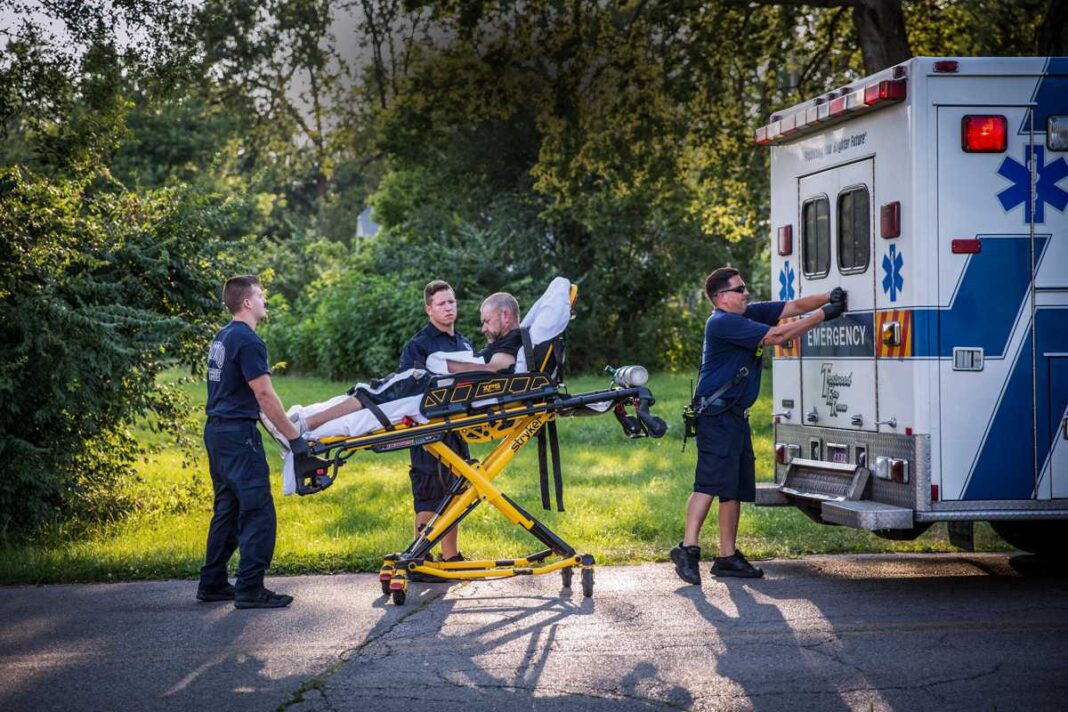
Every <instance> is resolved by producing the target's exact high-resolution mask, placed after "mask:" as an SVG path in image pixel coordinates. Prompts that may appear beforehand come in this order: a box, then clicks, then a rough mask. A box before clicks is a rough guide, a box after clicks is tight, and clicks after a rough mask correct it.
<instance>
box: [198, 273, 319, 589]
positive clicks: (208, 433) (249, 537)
mask: <svg viewBox="0 0 1068 712" xmlns="http://www.w3.org/2000/svg"><path fill="white" fill-rule="evenodd" d="M223 302H224V303H225V304H226V307H227V309H229V310H230V314H231V315H232V316H233V320H232V321H231V322H230V323H229V324H227V325H226V326H225V327H223V329H222V330H221V331H220V332H219V333H218V334H217V335H216V336H215V339H214V340H213V341H212V344H211V348H210V349H209V350H208V370H207V375H208V402H207V407H206V410H207V415H208V420H207V423H206V424H205V426H204V445H205V447H206V448H207V451H208V469H209V471H210V472H211V484H212V488H213V490H214V493H215V504H214V513H213V514H212V517H211V525H210V526H209V528H208V543H207V552H206V554H205V557H204V566H203V567H202V568H201V569H200V585H199V586H198V587H197V599H198V600H200V601H233V602H234V606H235V607H236V608H283V607H285V606H288V605H289V604H290V603H291V602H292V601H293V597H292V596H287V595H284V594H278V593H274V592H273V591H269V590H267V589H266V588H264V586H263V576H264V573H266V571H267V567H269V566H270V565H271V558H272V557H273V556H274V543H275V531H276V524H277V522H276V520H275V512H274V500H273V499H272V497H271V486H270V481H269V479H268V474H269V468H268V467H267V457H266V455H265V454H264V451H263V441H262V440H261V439H260V433H259V430H257V428H256V421H257V420H258V419H259V414H260V411H261V410H262V411H263V412H264V414H265V416H266V417H267V418H268V419H270V421H271V423H272V424H273V425H274V427H275V428H277V429H278V431H279V432H281V434H282V435H283V436H284V437H286V438H288V439H289V447H290V449H291V450H292V451H293V452H294V453H305V454H306V453H307V452H308V443H307V441H306V440H305V439H304V438H302V437H300V433H299V432H297V429H296V427H295V426H294V425H293V423H291V422H290V421H289V418H287V417H286V413H285V409H284V408H283V407H282V402H281V401H280V400H279V399H278V395H277V394H276V393H275V391H274V386H272V385H271V375H270V374H271V370H270V367H269V366H268V365H267V363H268V362H267V347H266V346H265V345H264V343H263V340H262V339H260V337H259V336H257V335H256V325H257V324H258V323H259V322H260V321H262V320H263V319H264V318H265V317H266V316H267V300H266V299H265V298H264V296H263V288H262V287H261V286H260V281H259V279H258V278H257V277H255V276H254V275H245V276H242V277H231V278H230V279H228V280H226V285H225V286H224V287H223ZM235 549H240V551H241V558H240V561H239V563H238V569H237V580H236V585H234V586H231V585H230V583H229V582H228V581H227V574H226V565H227V562H229V561H230V557H231V556H233V553H234V550H235Z"/></svg>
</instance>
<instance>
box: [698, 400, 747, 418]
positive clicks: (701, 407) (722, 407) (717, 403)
mask: <svg viewBox="0 0 1068 712" xmlns="http://www.w3.org/2000/svg"><path fill="white" fill-rule="evenodd" d="M694 402H695V406H696V410H697V412H698V413H699V414H701V415H709V414H710V413H709V411H712V413H714V414H716V415H718V414H719V413H721V412H727V413H733V414H734V415H737V416H738V417H739V418H745V419H746V420H749V409H748V408H743V407H741V406H740V405H731V403H733V402H734V400H733V399H731V400H725V399H723V398H716V399H713V400H709V399H708V398H707V397H706V398H697V399H695V401H694Z"/></svg>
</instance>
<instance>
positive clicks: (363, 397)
mask: <svg viewBox="0 0 1068 712" xmlns="http://www.w3.org/2000/svg"><path fill="white" fill-rule="evenodd" d="M570 292H571V284H570V282H568V280H566V279H564V278H562V277H557V278H556V279H554V280H553V281H552V282H551V283H550V284H549V287H548V288H547V289H546V291H545V293H544V294H543V295H542V296H541V298H539V299H538V301H536V302H535V303H534V305H533V306H532V307H531V309H530V311H529V312H528V314H527V317H526V318H525V319H523V320H522V321H521V322H520V320H519V316H520V314H519V305H518V303H517V302H516V300H515V298H514V297H512V296H511V295H510V294H506V293H503V292H499V293H497V294H493V295H491V296H490V297H487V298H486V300H485V301H483V303H482V307H481V309H480V313H481V317H482V332H483V334H485V336H486V338H487V341H488V342H489V343H488V344H487V346H486V348H485V349H483V350H482V351H479V352H477V353H472V352H470V351H457V352H437V353H433V354H430V356H429V357H428V358H427V361H426V369H425V370H423V369H409V370H407V371H402V372H400V373H392V374H389V375H388V376H386V377H384V378H381V379H376V380H373V381H371V382H369V383H360V384H357V385H356V386H354V387H353V388H352V389H350V390H349V392H348V393H347V394H345V395H340V396H337V397H335V398H331V399H330V400H328V401H325V402H323V403H316V404H313V405H309V406H294V407H292V408H290V410H289V413H288V414H289V416H290V419H291V420H293V422H294V423H295V424H296V425H297V427H298V429H299V430H300V431H301V433H302V435H304V436H305V437H307V438H308V439H311V440H319V439H322V438H327V437H337V436H344V437H355V436H358V435H363V434H366V433H369V432H373V431H374V430H378V429H379V428H383V427H386V422H389V423H390V424H396V423H399V422H401V421H402V420H404V419H405V418H406V417H407V418H410V419H412V420H413V421H415V422H416V423H425V422H426V421H427V419H426V417H425V416H424V415H423V414H422V413H421V412H420V409H419V406H420V403H421V401H422V398H423V393H424V391H425V390H426V387H427V385H428V384H429V383H431V382H432V381H433V380H434V378H435V377H437V376H439V375H447V374H449V373H460V372H464V371H497V372H501V373H512V372H525V371H527V370H528V367H527V363H526V358H527V357H526V352H525V349H524V348H523V337H522V332H521V330H520V328H521V327H522V328H523V329H524V330H526V332H527V334H528V335H529V337H530V341H531V346H532V347H533V346H536V345H538V344H541V343H543V342H545V341H548V340H549V339H552V338H553V337H555V336H557V335H559V334H560V333H561V332H563V330H564V328H565V327H566V326H567V323H568V321H569V320H570V314H571V304H570ZM261 421H263V422H264V424H265V427H267V429H268V430H269V431H270V432H271V434H272V435H274V436H275V439H276V440H277V441H278V442H279V444H280V445H282V447H283V454H284V456H285V465H284V468H283V483H284V486H283V492H284V493H285V494H291V493H292V492H293V491H294V490H295V478H294V476H293V457H292V455H291V454H290V453H289V452H288V441H287V440H286V439H285V438H284V437H282V436H281V434H280V433H276V432H275V429H274V428H273V426H271V425H270V423H269V422H268V421H267V420H266V419H265V418H261Z"/></svg>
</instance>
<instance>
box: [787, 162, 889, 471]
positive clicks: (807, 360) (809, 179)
mask: <svg viewBox="0 0 1068 712" xmlns="http://www.w3.org/2000/svg"><path fill="white" fill-rule="evenodd" d="M874 171H875V159H874V158H870V157H869V158H864V159H861V160H858V161H854V162H852V163H848V164H845V165H840V166H836V167H834V168H829V169H827V170H824V171H820V172H819V173H814V174H812V175H809V176H805V177H802V178H800V179H799V180H798V204H799V206H800V215H799V216H798V224H799V225H800V231H799V232H800V247H801V255H800V258H801V259H800V262H801V269H800V275H799V277H800V285H801V289H800V294H801V295H802V296H809V295H812V294H818V293H820V292H829V291H831V290H832V289H833V288H834V287H837V286H841V287H842V288H843V289H845V290H846V291H847V292H848V294H849V312H848V313H847V314H845V315H844V316H842V317H839V318H838V319H835V320H833V321H830V322H827V323H822V324H820V325H818V326H817V327H815V328H814V329H811V330H810V331H808V332H807V333H806V334H804V335H803V336H802V337H801V338H800V342H801V343H800V346H801V349H800V358H801V383H802V386H801V401H802V422H804V423H805V424H806V425H816V426H819V427H831V428H842V429H846V430H854V431H860V430H865V431H874V430H875V429H876V421H877V420H878V417H877V416H878V413H877V411H876V378H875V376H876V361H875V341H874V335H873V328H872V327H873V316H874V309H875V277H874V272H875V270H874V269H873V267H872V254H873V249H872V247H873V225H874V219H873V215H874V212H873V211H874V200H873V195H874ZM812 448H815V449H820V448H822V449H823V450H825V451H822V452H814V451H811V449H812ZM803 449H805V452H804V456H805V457H815V458H817V459H826V460H831V461H835V460H836V459H842V458H845V457H847V455H846V451H845V450H844V449H841V448H834V447H833V443H819V442H815V441H814V442H813V443H810V444H809V445H806V446H803ZM843 461H846V460H843Z"/></svg>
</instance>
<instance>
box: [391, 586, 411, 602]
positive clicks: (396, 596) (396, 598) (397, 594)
mask: <svg viewBox="0 0 1068 712" xmlns="http://www.w3.org/2000/svg"><path fill="white" fill-rule="evenodd" d="M390 594H391V595H392V596H393V605H395V606H403V605H404V599H406V598H407V597H408V594H407V593H405V592H404V591H401V590H396V591H390Z"/></svg>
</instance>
